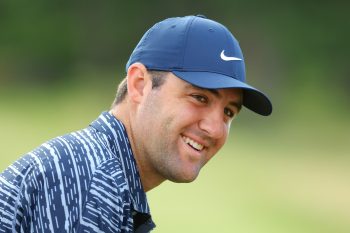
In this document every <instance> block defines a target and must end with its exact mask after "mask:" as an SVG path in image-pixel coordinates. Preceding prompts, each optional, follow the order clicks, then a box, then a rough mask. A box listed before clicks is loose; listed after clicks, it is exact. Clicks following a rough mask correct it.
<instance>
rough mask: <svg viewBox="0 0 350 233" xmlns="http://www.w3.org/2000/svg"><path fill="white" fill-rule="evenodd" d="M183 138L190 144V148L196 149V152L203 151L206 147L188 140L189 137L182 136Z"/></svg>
mask: <svg viewBox="0 0 350 233" xmlns="http://www.w3.org/2000/svg"><path fill="white" fill-rule="evenodd" d="M182 138H183V139H184V141H185V142H186V143H187V144H189V145H190V146H192V147H193V148H194V149H196V150H199V151H201V150H203V148H204V146H203V145H202V144H199V143H197V142H195V141H193V140H192V139H190V138H188V137H185V136H182Z"/></svg>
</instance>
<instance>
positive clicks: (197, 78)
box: [172, 71, 272, 116]
mask: <svg viewBox="0 0 350 233" xmlns="http://www.w3.org/2000/svg"><path fill="white" fill-rule="evenodd" d="M172 73H173V74H174V75H176V76H177V77H179V78H180V79H182V80H184V81H186V82H189V83H191V84H193V85H195V86H198V87H201V88H207V89H222V88H241V89H243V106H245V107H246V108H248V109H250V110H252V111H253V112H256V113H258V114H260V115H263V116H268V115H270V114H271V113H272V104H271V101H270V100H269V98H268V97H267V96H266V95H265V94H264V93H262V92H261V91H259V90H257V89H255V88H254V87H252V86H250V85H248V84H246V83H244V82H241V81H238V80H237V79H234V78H232V77H229V76H226V75H222V74H218V73H211V72H187V71H172ZM213 80H215V81H213Z"/></svg>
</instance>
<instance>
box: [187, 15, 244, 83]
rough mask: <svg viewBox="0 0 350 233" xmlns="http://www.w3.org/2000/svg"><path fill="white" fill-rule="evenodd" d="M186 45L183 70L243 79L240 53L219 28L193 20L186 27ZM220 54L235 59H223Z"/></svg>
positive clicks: (199, 20) (209, 21) (202, 20)
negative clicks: (187, 29) (188, 27)
mask: <svg viewBox="0 0 350 233" xmlns="http://www.w3.org/2000/svg"><path fill="white" fill-rule="evenodd" d="M186 45H187V47H186V50H185V59H184V65H183V70H186V71H203V72H215V73H219V74H224V75H227V76H231V77H234V78H236V79H239V80H245V72H244V69H245V68H244V61H243V54H242V51H241V49H240V48H239V44H238V42H237V40H236V39H235V38H234V37H233V36H232V35H231V33H228V30H227V29H226V28H225V27H224V26H223V25H221V24H219V23H217V22H215V21H212V20H209V19H204V18H199V17H196V18H195V20H194V21H193V23H192V24H191V25H190V29H189V31H188V38H187V44H186ZM221 53H223V54H224V55H225V56H227V57H228V58H232V57H234V58H238V59H236V60H229V61H226V60H223V59H222V58H221ZM239 59H240V60H239Z"/></svg>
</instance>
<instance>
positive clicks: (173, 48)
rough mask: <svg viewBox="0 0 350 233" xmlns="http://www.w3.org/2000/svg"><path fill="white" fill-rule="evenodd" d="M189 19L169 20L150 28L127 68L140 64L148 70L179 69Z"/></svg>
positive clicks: (132, 55)
mask: <svg viewBox="0 0 350 233" xmlns="http://www.w3.org/2000/svg"><path fill="white" fill-rule="evenodd" d="M190 19H191V18H189V17H187V18H186V17H183V18H170V19H166V20H164V21H162V22H159V23H157V24H155V25H154V26H153V27H152V28H150V29H149V30H148V31H147V32H146V33H145V35H144V36H143V37H142V38H141V41H140V42H139V43H138V45H137V46H136V48H135V50H134V51H133V53H132V54H131V56H130V59H129V61H128V63H127V68H128V67H129V66H130V65H131V64H133V63H135V62H141V63H143V64H144V65H145V66H146V67H147V68H149V69H164V70H171V69H181V64H182V62H181V58H182V57H183V50H184V43H185V38H186V31H187V30H186V29H187V25H188V23H189V20H190Z"/></svg>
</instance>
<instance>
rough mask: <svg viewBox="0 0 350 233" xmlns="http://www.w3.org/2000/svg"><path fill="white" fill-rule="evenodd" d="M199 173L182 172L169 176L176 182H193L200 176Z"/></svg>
mask: <svg viewBox="0 0 350 233" xmlns="http://www.w3.org/2000/svg"><path fill="white" fill-rule="evenodd" d="M198 175H199V173H194V174H181V175H178V176H173V177H171V178H168V180H170V181H172V182H174V183H191V182H192V181H194V180H195V179H196V178H197V177H198Z"/></svg>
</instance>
